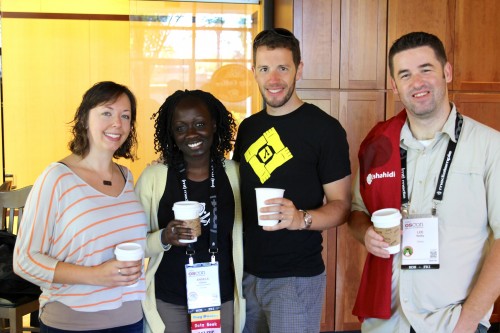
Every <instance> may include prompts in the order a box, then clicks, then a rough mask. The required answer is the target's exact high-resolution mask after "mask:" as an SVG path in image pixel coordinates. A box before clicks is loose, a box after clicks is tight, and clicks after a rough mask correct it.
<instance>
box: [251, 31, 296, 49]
mask: <svg viewBox="0 0 500 333" xmlns="http://www.w3.org/2000/svg"><path fill="white" fill-rule="evenodd" d="M269 34H275V35H278V36H281V37H286V38H295V36H294V35H293V33H291V32H290V31H288V30H287V29H283V28H273V29H268V30H264V31H261V32H259V33H258V34H257V36H255V39H254V40H253V45H255V44H257V43H259V42H260V41H262V39H264V38H265V37H266V36H268V35H269Z"/></svg>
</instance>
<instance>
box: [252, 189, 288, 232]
mask: <svg viewBox="0 0 500 333" xmlns="http://www.w3.org/2000/svg"><path fill="white" fill-rule="evenodd" d="M284 193H285V190H284V189H281V188H270V187H259V188H256V189H255V196H256V199H257V218H258V220H259V225H260V226H263V227H271V226H273V225H276V224H278V222H279V220H261V219H260V216H261V215H268V214H276V213H262V212H261V211H260V209H261V208H262V207H266V206H276V205H266V204H265V203H264V202H265V201H266V200H268V199H274V198H283V194H284Z"/></svg>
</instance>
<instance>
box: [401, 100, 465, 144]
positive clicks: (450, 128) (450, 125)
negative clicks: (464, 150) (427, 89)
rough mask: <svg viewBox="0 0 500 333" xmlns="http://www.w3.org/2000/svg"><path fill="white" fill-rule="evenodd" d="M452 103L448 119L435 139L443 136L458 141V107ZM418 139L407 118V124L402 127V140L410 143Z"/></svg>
mask: <svg viewBox="0 0 500 333" xmlns="http://www.w3.org/2000/svg"><path fill="white" fill-rule="evenodd" d="M450 104H451V112H450V114H449V115H448V119H447V120H446V122H445V123H444V126H443V128H442V129H441V130H440V131H438V132H437V133H436V136H435V137H434V139H436V141H437V140H439V139H441V138H443V137H446V139H447V140H448V139H451V140H452V141H453V142H457V141H456V139H455V123H456V121H455V120H456V118H457V108H456V106H455V104H453V103H450ZM415 141H417V139H415V137H413V134H412V132H411V130H410V126H409V125H408V119H406V122H405V124H404V125H403V128H402V129H401V135H400V142H401V143H402V144H405V145H409V143H410V142H415Z"/></svg>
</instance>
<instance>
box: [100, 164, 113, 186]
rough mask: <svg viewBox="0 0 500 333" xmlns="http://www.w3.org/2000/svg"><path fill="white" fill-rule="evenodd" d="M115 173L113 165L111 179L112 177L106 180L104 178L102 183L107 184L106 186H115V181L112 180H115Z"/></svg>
mask: <svg viewBox="0 0 500 333" xmlns="http://www.w3.org/2000/svg"><path fill="white" fill-rule="evenodd" d="M113 174H114V172H113V167H111V179H110V180H104V179H103V181H102V185H105V186H113V182H112V180H113Z"/></svg>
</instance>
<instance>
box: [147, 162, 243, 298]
mask: <svg viewBox="0 0 500 333" xmlns="http://www.w3.org/2000/svg"><path fill="white" fill-rule="evenodd" d="M215 184H216V188H217V242H218V244H217V246H218V249H219V252H218V254H217V255H216V257H215V258H216V260H217V261H218V262H219V284H220V293H221V294H220V295H221V302H222V303H224V302H227V301H230V300H233V298H234V273H233V255H232V237H231V232H232V229H233V223H234V208H235V207H234V197H233V192H232V189H231V184H230V183H229V179H228V177H227V175H226V172H225V171H224V168H222V167H218V168H216V169H215ZM187 187H188V199H189V200H193V201H198V202H201V203H202V204H204V205H205V209H204V211H203V213H202V214H201V215H200V221H201V223H202V234H201V236H199V237H198V240H197V241H196V243H192V244H193V247H194V250H195V251H196V253H195V255H194V256H193V258H194V262H195V263H201V262H210V256H211V255H210V253H209V252H208V247H209V238H210V221H211V215H212V205H211V204H210V201H209V198H210V179H207V180H205V181H202V182H195V181H191V180H187ZM183 200H184V194H183V192H182V189H181V186H180V175H179V173H178V172H177V171H175V170H174V169H173V168H169V170H168V178H167V185H166V188H165V192H164V193H163V196H162V198H161V200H160V205H159V208H158V224H159V227H160V228H165V227H166V226H167V224H168V223H169V222H170V221H171V220H173V219H174V212H173V211H172V207H173V205H174V202H177V201H183ZM187 263H188V256H187V255H186V247H181V246H172V247H171V248H170V250H169V251H166V252H165V253H164V254H163V258H162V261H161V263H160V266H159V267H158V270H157V271H156V274H155V290H156V298H158V299H161V300H162V301H164V302H167V303H171V304H177V305H184V306H186V305H187V301H186V272H185V265H186V264H187Z"/></svg>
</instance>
